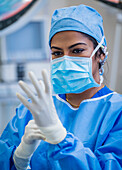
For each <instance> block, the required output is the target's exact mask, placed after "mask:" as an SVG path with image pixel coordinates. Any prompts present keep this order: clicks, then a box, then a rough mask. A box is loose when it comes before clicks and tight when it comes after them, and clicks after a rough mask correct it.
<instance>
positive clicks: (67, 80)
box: [51, 37, 104, 94]
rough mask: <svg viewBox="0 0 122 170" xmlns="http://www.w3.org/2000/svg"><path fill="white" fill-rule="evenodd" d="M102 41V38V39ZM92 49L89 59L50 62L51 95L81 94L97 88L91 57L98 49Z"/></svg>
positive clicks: (69, 58)
mask: <svg viewBox="0 0 122 170" xmlns="http://www.w3.org/2000/svg"><path fill="white" fill-rule="evenodd" d="M103 39H104V37H103ZM103 39H102V41H101V43H100V44H99V45H98V46H97V47H96V48H95V49H94V51H93V52H92V54H91V57H90V58H86V57H73V56H66V55H65V56H63V57H60V58H57V59H53V60H52V62H51V83H52V87H53V94H66V93H82V92H84V91H85V90H87V89H89V88H92V87H99V86H100V85H101V84H98V83H96V81H95V80H94V78H93V76H92V57H93V56H94V54H95V53H96V51H97V50H98V49H99V48H100V46H101V44H102V42H103Z"/></svg>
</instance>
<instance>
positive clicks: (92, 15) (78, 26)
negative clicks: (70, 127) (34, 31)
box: [49, 5, 106, 47]
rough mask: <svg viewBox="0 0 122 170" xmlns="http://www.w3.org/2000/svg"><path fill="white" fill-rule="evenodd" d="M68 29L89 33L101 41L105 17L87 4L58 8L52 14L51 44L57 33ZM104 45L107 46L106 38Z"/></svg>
mask: <svg viewBox="0 0 122 170" xmlns="http://www.w3.org/2000/svg"><path fill="white" fill-rule="evenodd" d="M68 30H69V31H78V32H82V33H85V34H88V35H90V36H91V37H93V38H94V39H96V40H97V42H98V43H100V42H101V40H102V37H103V36H104V30H103V19H102V17H101V15H100V14H99V13H98V12H97V11H96V10H95V9H93V8H91V7H89V6H86V5H79V6H71V7H65V8H61V9H57V10H55V11H54V13H53V15H52V21H51V29H50V33H49V45H51V39H52V37H53V36H54V35H55V34H56V33H58V32H61V31H68ZM102 45H103V46H104V47H105V46H106V39H104V42H103V44H102Z"/></svg>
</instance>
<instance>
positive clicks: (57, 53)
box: [52, 51, 62, 57]
mask: <svg viewBox="0 0 122 170" xmlns="http://www.w3.org/2000/svg"><path fill="white" fill-rule="evenodd" d="M52 55H54V56H57V57H58V56H61V55H62V52H61V51H55V52H52Z"/></svg>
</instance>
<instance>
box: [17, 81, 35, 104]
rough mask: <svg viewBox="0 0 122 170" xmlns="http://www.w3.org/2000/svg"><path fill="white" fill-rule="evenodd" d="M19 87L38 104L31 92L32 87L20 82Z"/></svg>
mask: <svg viewBox="0 0 122 170" xmlns="http://www.w3.org/2000/svg"><path fill="white" fill-rule="evenodd" d="M19 85H20V87H21V88H22V89H23V91H24V92H25V93H26V94H27V96H28V97H29V98H31V100H32V101H33V102H36V96H35V95H34V93H33V92H32V91H31V89H30V87H29V86H28V85H27V84H26V83H25V82H23V81H19Z"/></svg>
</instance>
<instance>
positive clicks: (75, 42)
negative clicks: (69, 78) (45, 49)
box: [51, 31, 99, 83]
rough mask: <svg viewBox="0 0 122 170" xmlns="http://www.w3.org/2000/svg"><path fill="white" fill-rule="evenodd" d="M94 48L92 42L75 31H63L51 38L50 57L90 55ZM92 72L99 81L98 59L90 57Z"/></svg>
mask: <svg viewBox="0 0 122 170" xmlns="http://www.w3.org/2000/svg"><path fill="white" fill-rule="evenodd" d="M93 50H94V46H93V42H92V41H91V40H89V39H88V38H87V37H86V36H85V35H84V34H82V33H80V32H77V31H63V32H59V33H57V34H55V35H54V36H53V38H52V40H51V51H52V59H56V58H59V57H63V56H64V55H68V56H74V57H75V56H76V57H88V58H89V57H90V56H91V54H92V52H93ZM92 74H93V77H94V79H95V80H96V82H98V83H99V80H98V79H99V78H98V75H99V59H98V58H96V59H95V56H93V57H92Z"/></svg>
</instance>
